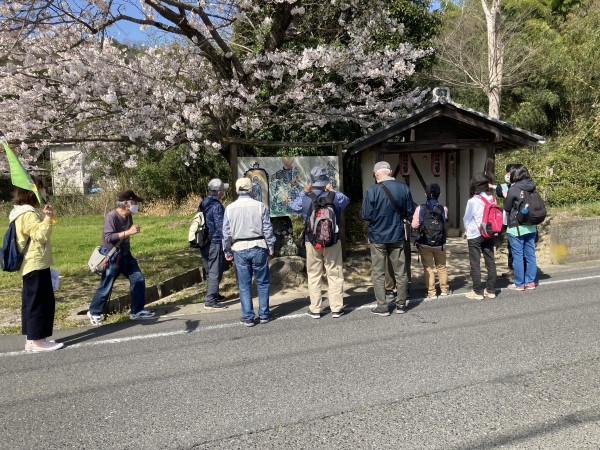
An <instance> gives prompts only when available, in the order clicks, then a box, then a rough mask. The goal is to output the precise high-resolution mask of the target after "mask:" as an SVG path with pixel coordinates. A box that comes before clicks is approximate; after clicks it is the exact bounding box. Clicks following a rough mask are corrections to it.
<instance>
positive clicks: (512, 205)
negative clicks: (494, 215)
mask: <svg viewBox="0 0 600 450" xmlns="http://www.w3.org/2000/svg"><path fill="white" fill-rule="evenodd" d="M521 191H527V192H533V191H535V183H534V182H533V180H532V179H531V178H529V179H527V180H521V181H517V182H516V183H514V184H511V185H510V188H509V189H508V193H507V194H506V198H505V199H504V211H506V212H507V213H508V221H507V226H508V227H509V228H510V227H516V226H518V225H519V223H518V222H517V214H518V212H519V209H518V208H519V204H520V203H521Z"/></svg>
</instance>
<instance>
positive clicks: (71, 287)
mask: <svg viewBox="0 0 600 450" xmlns="http://www.w3.org/2000/svg"><path fill="white" fill-rule="evenodd" d="M190 220H191V217H188V216H174V215H171V216H164V217H157V216H147V215H142V214H141V215H136V217H135V223H136V224H137V225H139V226H140V228H141V232H140V233H139V234H137V235H135V236H132V237H131V250H132V253H133V255H134V256H135V258H136V259H137V260H138V263H139V265H140V268H141V269H142V273H143V274H144V276H145V277H146V284H147V285H148V286H150V285H153V284H157V283H158V282H160V281H164V280H166V279H168V278H171V277H173V276H175V275H179V274H181V273H183V272H185V271H187V270H190V269H192V268H195V267H199V266H200V265H201V264H202V263H201V260H200V255H199V253H198V251H197V250H195V249H191V248H189V247H188V243H187V232H188V227H189V222H190ZM102 223H103V217H102V216H75V217H62V218H60V217H59V219H58V222H57V224H56V226H55V228H54V230H53V232H52V253H53V256H54V265H53V266H52V267H53V268H54V269H58V271H59V272H60V276H61V278H60V288H59V290H58V291H56V293H55V295H56V300H57V302H56V315H55V327H56V328H68V327H72V326H73V324H72V323H69V321H68V317H69V316H70V314H71V312H72V311H73V310H75V309H79V308H81V307H84V306H86V305H88V304H89V302H90V300H91V298H92V296H93V295H94V292H95V291H96V288H97V287H98V284H99V282H100V278H99V277H98V275H96V274H93V273H91V272H90V270H89V269H88V267H87V260H88V258H89V256H90V254H91V252H92V250H93V248H94V247H95V246H97V245H99V244H100V240H101V234H102ZM4 225H6V226H8V224H7V221H5V222H4ZM21 285H22V282H21V278H20V277H19V276H18V275H17V274H15V273H6V272H0V290H1V291H2V297H1V298H0V309H1V310H3V311H4V313H3V315H4V314H5V313H6V314H8V315H10V316H11V317H13V320H11V321H10V325H6V326H4V327H2V328H0V333H7V332H10V333H14V332H20V326H18V327H16V328H15V327H13V323H14V318H15V317H16V318H17V319H18V320H20V308H21ZM127 292H129V281H128V280H127V279H126V278H124V277H119V278H118V279H117V282H116V283H115V286H114V289H113V297H116V296H119V295H122V294H126V293H127ZM119 316H120V315H115V316H114V317H113V318H111V321H112V320H114V321H120V320H125V319H126V318H127V316H126V315H122V317H119ZM2 322H4V323H5V324H6V317H3V320H2Z"/></svg>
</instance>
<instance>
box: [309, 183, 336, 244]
mask: <svg viewBox="0 0 600 450" xmlns="http://www.w3.org/2000/svg"><path fill="white" fill-rule="evenodd" d="M308 197H310V199H311V200H312V205H311V210H310V214H309V215H308V220H307V222H306V227H305V232H306V236H308V241H309V242H310V243H311V244H312V245H314V246H315V248H321V247H331V246H332V245H333V244H335V243H336V239H335V233H336V232H337V229H338V228H337V218H336V215H335V208H334V206H333V199H334V198H335V192H328V193H327V195H320V196H319V197H317V196H316V195H315V194H314V193H312V192H311V193H310V194H308Z"/></svg>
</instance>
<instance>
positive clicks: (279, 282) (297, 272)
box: [0, 223, 551, 327]
mask: <svg viewBox="0 0 600 450" xmlns="http://www.w3.org/2000/svg"><path fill="white" fill-rule="evenodd" d="M549 241H550V239H549V226H548V225H547V224H546V223H544V226H542V227H540V239H539V242H538V244H537V246H536V255H537V261H538V266H539V267H544V266H547V265H549V264H551V255H550V250H549V248H550V247H549ZM446 248H447V266H448V275H449V278H450V289H451V290H458V289H461V288H465V287H467V286H468V285H469V283H470V279H469V259H468V252H467V241H466V239H464V238H463V237H456V238H449V239H448V243H447V244H446ZM507 254H508V251H507V241H506V240H498V241H497V244H496V268H497V272H498V276H500V274H501V273H503V272H505V271H506V270H507V267H506V261H507ZM482 271H483V272H485V268H484V265H483V261H482ZM411 276H412V279H411V286H412V287H413V288H423V287H424V276H423V267H422V264H421V262H420V260H419V256H418V252H417V249H416V248H415V246H414V245H412V246H411ZM344 277H345V289H346V290H351V289H356V288H365V287H370V286H371V259H370V255H369V247H368V245H367V244H359V245H353V246H352V247H349V248H348V249H347V259H346V261H345V262H344ZM271 278H272V283H271V296H272V297H274V296H277V295H286V294H288V293H289V292H291V291H298V290H300V291H302V292H304V291H306V268H305V266H304V263H303V260H302V259H301V258H299V257H287V258H285V257H284V258H276V259H274V260H272V262H271ZM125 281H126V280H125ZM205 291H206V283H199V284H197V285H195V286H192V287H190V288H187V289H184V290H183V291H180V292H177V293H175V294H173V295H171V296H169V297H165V298H162V299H160V300H159V301H157V302H155V303H154V304H153V305H151V306H158V305H185V304H190V303H201V302H202V301H203V297H204V294H205ZM221 293H222V294H223V295H225V297H226V298H227V299H229V300H234V299H237V298H238V290H237V284H236V280H235V273H234V270H233V268H231V267H230V268H229V269H228V270H227V271H226V272H225V275H224V279H223V281H222V283H221ZM82 311H83V310H82V308H78V309H77V310H74V311H72V314H71V318H73V319H74V321H73V322H72V323H78V324H86V323H87V321H86V320H85V319H86V318H85V315H84V314H85V312H83V313H82ZM20 320H21V318H20V310H0V326H3V327H7V326H8V327H11V326H12V327H14V326H18V325H19V324H20Z"/></svg>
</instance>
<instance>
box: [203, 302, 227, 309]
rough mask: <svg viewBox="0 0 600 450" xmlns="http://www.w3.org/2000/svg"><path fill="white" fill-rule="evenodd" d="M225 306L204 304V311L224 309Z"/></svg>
mask: <svg viewBox="0 0 600 450" xmlns="http://www.w3.org/2000/svg"><path fill="white" fill-rule="evenodd" d="M225 308H227V305H221V304H220V303H204V309H225Z"/></svg>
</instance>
